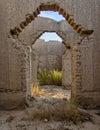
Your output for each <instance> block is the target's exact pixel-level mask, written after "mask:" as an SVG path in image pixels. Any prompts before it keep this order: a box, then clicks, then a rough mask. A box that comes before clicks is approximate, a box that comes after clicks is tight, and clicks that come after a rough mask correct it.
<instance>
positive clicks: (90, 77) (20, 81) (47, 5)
mask: <svg viewBox="0 0 100 130" xmlns="http://www.w3.org/2000/svg"><path fill="white" fill-rule="evenodd" d="M41 5H42V6H41ZM38 7H43V8H41V10H54V11H58V12H59V13H61V14H62V15H63V16H64V17H65V19H66V23H67V22H69V21H68V20H67V19H68V17H69V16H68V14H70V15H73V16H72V17H73V19H74V21H72V19H69V20H70V23H71V24H72V23H76V25H78V27H79V25H80V26H81V25H82V27H84V28H85V29H88V30H92V29H93V30H94V33H93V34H92V35H91V36H90V37H89V40H87V39H86V38H85V39H83V41H82V42H81V43H80V39H81V38H83V37H81V36H80V35H79V33H77V32H80V33H81V30H82V28H81V27H80V28H78V30H77V31H74V29H73V28H72V27H71V26H70V25H71V24H70V25H67V26H69V28H70V29H69V30H68V31H67V32H66V31H65V32H66V33H65V34H66V35H65V34H63V31H64V28H65V26H66V25H65V24H64V23H63V22H62V23H61V24H60V23H55V22H54V23H52V26H55V28H56V29H58V30H56V31H57V32H58V33H59V35H60V36H61V37H62V39H63V41H64V43H65V44H66V46H69V45H71V66H72V68H71V71H72V72H71V73H72V98H74V99H77V100H78V101H79V102H80V103H81V104H82V105H84V103H85V104H86V105H90V106H93V107H94V106H99V105H100V44H99V41H100V37H99V31H100V22H99V21H100V17H99V9H100V1H99V0H95V1H94V0H88V1H87V0H84V1H83V0H80V1H78V0H74V1H73V0H70V1H69V0H53V1H52V0H42V1H41V0H34V1H33V0H30V1H25V0H18V1H16V0H3V1H0V109H7V108H8V109H13V108H19V106H23V105H24V102H25V97H26V95H27V93H29V91H30V84H31V83H32V82H33V81H34V77H35V76H34V74H32V73H31V72H32V71H33V70H32V64H33V63H34V62H33V63H32V44H33V43H34V42H35V41H36V40H37V39H38V38H39V35H37V34H38V31H37V34H36V33H34V30H35V28H36V27H38V28H40V27H42V25H43V24H44V25H45V26H46V25H48V24H49V22H48V24H47V23H41V24H40V23H39V24H38V22H37V25H36V24H35V21H36V20H37V18H36V16H37V14H38V13H39V12H40V11H41V10H39V8H38ZM37 9H38V10H37ZM35 10H36V11H37V12H34V11H35ZM32 13H33V14H34V17H31V19H33V22H30V19H27V21H28V22H30V24H28V23H27V22H26V21H25V19H26V16H27V15H28V14H32ZM66 13H68V14H67V16H66ZM20 23H23V24H24V25H25V26H22V25H21V27H23V31H21V30H19V28H18V27H19V25H20ZM59 24H60V25H59ZM17 26H18V27H17ZM26 26H27V27H26ZM52 26H51V25H50V27H51V28H52ZM60 27H61V28H62V31H61V30H60V29H61V28H60ZM13 28H15V29H16V28H17V31H18V32H20V34H19V35H18V37H16V36H13V37H12V36H11V35H10V30H11V29H13ZM74 28H75V27H74ZM83 30H84V29H83ZM45 31H48V28H47V30H45ZM51 31H54V30H51ZM32 32H33V33H32ZM41 33H42V32H41ZM41 33H40V34H41ZM78 43H80V44H78ZM33 53H34V52H33ZM65 58H66V57H65ZM65 69H66V66H65ZM65 79H66V78H65ZM12 96H13V98H12Z"/></svg>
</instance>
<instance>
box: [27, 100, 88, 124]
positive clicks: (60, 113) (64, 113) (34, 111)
mask: <svg viewBox="0 0 100 130" xmlns="http://www.w3.org/2000/svg"><path fill="white" fill-rule="evenodd" d="M85 116H86V115H85ZM28 119H29V120H34V119H40V120H45V119H46V120H47V121H49V120H51V119H52V120H56V121H63V120H66V121H72V122H73V123H75V124H76V123H77V122H83V120H84V116H83V115H82V114H81V113H80V111H79V110H78V108H77V107H76V105H75V104H73V103H65V102H62V103H60V104H59V103H58V104H56V105H55V106H50V105H49V104H48V105H46V106H43V105H39V107H37V108H36V107H34V108H31V109H29V110H28Z"/></svg>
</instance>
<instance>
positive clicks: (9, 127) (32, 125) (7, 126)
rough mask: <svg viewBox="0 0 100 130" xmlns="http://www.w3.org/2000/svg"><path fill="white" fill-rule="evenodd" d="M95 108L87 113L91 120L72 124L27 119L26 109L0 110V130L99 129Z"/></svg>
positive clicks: (99, 122) (99, 120)
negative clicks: (91, 117)
mask: <svg viewBox="0 0 100 130" xmlns="http://www.w3.org/2000/svg"><path fill="white" fill-rule="evenodd" d="M97 112H98V111H97V110H91V111H89V113H90V114H91V115H92V116H93V122H91V121H90V122H85V123H78V124H77V125H76V124H73V123H72V122H67V121H54V120H51V121H47V120H46V119H44V120H34V121H29V120H27V116H26V111H0V130H100V115H97V114H95V113H97Z"/></svg>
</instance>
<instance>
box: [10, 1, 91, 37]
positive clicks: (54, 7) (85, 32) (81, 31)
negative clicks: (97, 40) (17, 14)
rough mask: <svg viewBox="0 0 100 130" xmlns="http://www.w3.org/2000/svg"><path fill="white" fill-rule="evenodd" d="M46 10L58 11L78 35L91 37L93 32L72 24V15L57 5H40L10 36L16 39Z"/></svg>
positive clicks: (12, 30) (11, 31) (74, 23)
mask: <svg viewBox="0 0 100 130" xmlns="http://www.w3.org/2000/svg"><path fill="white" fill-rule="evenodd" d="M46 10H51V11H58V12H59V14H62V16H64V17H65V19H66V21H67V22H68V23H69V24H70V26H71V27H72V28H73V29H74V30H75V31H76V32H77V33H78V34H79V35H80V36H84V35H91V34H92V33H93V30H87V29H85V28H84V27H82V25H80V24H77V23H76V22H74V19H73V17H72V15H70V14H69V13H67V12H66V11H65V10H64V9H63V8H61V7H60V6H59V5H58V4H57V3H55V2H54V3H49V2H47V3H41V4H40V5H39V6H38V7H37V8H36V9H35V11H34V12H33V13H29V14H26V18H25V20H24V21H22V22H21V23H19V25H18V26H16V27H14V28H13V29H11V30H10V34H11V35H12V36H14V35H16V36H17V37H18V36H19V34H20V33H21V32H22V31H23V29H24V28H25V27H26V26H28V24H29V23H31V22H32V21H33V20H34V19H35V18H36V17H37V16H38V14H40V11H46Z"/></svg>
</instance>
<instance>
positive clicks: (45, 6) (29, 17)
mask: <svg viewBox="0 0 100 130" xmlns="http://www.w3.org/2000/svg"><path fill="white" fill-rule="evenodd" d="M40 10H54V11H55V10H56V11H58V12H59V13H61V14H62V15H63V16H64V17H65V19H66V20H67V21H68V23H69V24H70V25H71V26H72V27H73V29H74V30H76V32H77V33H79V34H80V36H84V35H90V34H92V32H93V31H91V30H85V29H83V28H82V27H81V26H80V25H78V24H76V23H75V22H74V21H73V19H72V18H71V17H70V15H69V14H67V13H66V12H65V11H64V10H63V9H62V8H60V7H59V6H58V5H57V4H50V5H49V4H41V5H40V6H39V7H38V8H37V9H36V11H35V12H33V14H32V15H31V14H28V15H27V18H26V20H25V21H23V22H21V23H20V25H19V26H20V27H15V28H14V29H11V30H10V34H11V35H12V36H17V37H18V36H19V34H20V33H21V32H22V30H23V29H24V28H25V27H26V26H27V25H28V24H29V23H30V22H31V21H32V20H34V18H35V17H36V16H37V15H38V14H39V12H40ZM34 16H35V17H34ZM40 35H41V34H40ZM61 35H62V33H61ZM37 36H38V35H37ZM36 39H37V37H36ZM36 39H35V40H36ZM35 40H34V41H35ZM64 41H65V40H64ZM31 45H32V43H31V44H30V46H29V52H31V51H32V48H31ZM73 59H74V61H75V60H76V59H77V58H76V57H75V58H73ZM30 61H31V54H30ZM74 65H76V66H77V63H76V62H75V64H74ZM30 66H31V63H30ZM30 68H31V67H30ZM73 68H74V67H73ZM75 69H76V68H75ZM76 71H77V70H76ZM76 71H74V73H75V74H76ZM73 77H74V76H73ZM75 77H76V75H75ZM75 77H74V82H77V81H79V80H78V79H77V78H76V79H75ZM31 78H32V76H31V72H30V83H31ZM76 85H77V84H74V86H75V87H76ZM78 85H80V84H78ZM75 87H74V88H75ZM74 95H75V94H74Z"/></svg>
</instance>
